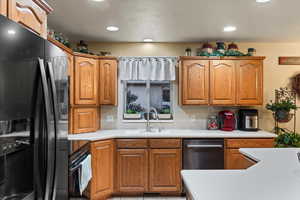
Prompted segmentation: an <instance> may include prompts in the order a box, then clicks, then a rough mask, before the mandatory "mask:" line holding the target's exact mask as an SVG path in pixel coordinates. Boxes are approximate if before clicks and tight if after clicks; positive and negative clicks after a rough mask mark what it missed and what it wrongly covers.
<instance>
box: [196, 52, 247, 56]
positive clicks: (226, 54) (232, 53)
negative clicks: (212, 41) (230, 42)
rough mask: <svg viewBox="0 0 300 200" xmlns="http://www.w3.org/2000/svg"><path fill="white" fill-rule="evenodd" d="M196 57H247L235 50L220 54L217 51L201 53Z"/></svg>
mask: <svg viewBox="0 0 300 200" xmlns="http://www.w3.org/2000/svg"><path fill="white" fill-rule="evenodd" d="M198 56H207V57H209V56H247V54H243V53H242V52H240V51H237V50H227V51H225V53H221V52H219V51H217V50H215V51H213V53H208V52H205V51H201V52H199V53H198Z"/></svg>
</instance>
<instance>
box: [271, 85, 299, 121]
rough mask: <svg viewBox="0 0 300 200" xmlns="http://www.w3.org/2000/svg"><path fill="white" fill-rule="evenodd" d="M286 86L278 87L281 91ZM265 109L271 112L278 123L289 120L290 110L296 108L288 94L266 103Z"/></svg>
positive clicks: (290, 116) (291, 115)
mask: <svg viewBox="0 0 300 200" xmlns="http://www.w3.org/2000/svg"><path fill="white" fill-rule="evenodd" d="M285 90H286V88H280V91H281V92H284V91H285ZM266 109H268V110H271V111H272V112H273V116H274V118H275V120H276V121H278V122H280V123H285V122H289V121H290V120H291V119H292V117H293V114H292V113H290V111H291V110H297V106H296V104H295V102H294V100H293V98H292V97H291V96H290V95H286V96H284V98H282V99H279V100H278V101H276V102H273V101H270V103H268V104H267V105H266Z"/></svg>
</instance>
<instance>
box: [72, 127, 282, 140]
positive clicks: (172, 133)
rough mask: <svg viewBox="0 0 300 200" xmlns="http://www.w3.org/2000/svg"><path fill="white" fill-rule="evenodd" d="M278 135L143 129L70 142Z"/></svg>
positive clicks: (98, 134) (99, 133)
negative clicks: (148, 130)
mask: <svg viewBox="0 0 300 200" xmlns="http://www.w3.org/2000/svg"><path fill="white" fill-rule="evenodd" d="M275 137H276V135H275V134H273V133H270V132H266V131H258V132H247V131H239V130H235V131H231V132H226V131H220V130H195V129H165V130H162V131H161V132H145V131H143V130H142V129H114V130H99V131H97V132H93V133H82V134H72V135H69V136H68V139H69V140H87V141H97V140H105V139H113V138H275Z"/></svg>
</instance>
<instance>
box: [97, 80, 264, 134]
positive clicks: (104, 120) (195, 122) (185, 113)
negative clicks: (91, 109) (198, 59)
mask: <svg viewBox="0 0 300 200" xmlns="http://www.w3.org/2000/svg"><path fill="white" fill-rule="evenodd" d="M119 85H120V87H119V92H118V93H119V95H118V106H102V107H101V128H102V129H132V128H145V126H146V124H145V123H141V122H136V123H134V122H130V123H128V122H124V121H123V119H122V115H123V112H122V109H123V100H122V99H123V98H122V96H123V89H122V88H123V87H122V83H121V82H119ZM173 87H174V89H173V94H172V97H173V110H174V113H173V115H174V116H173V117H174V120H173V121H172V122H167V123H151V126H152V127H164V128H172V129H206V123H207V118H208V116H210V115H217V114H218V112H219V111H222V110H232V111H237V110H238V109H239V108H238V107H216V106H181V105H179V103H178V84H177V83H173ZM256 109H260V108H256ZM261 118H262V117H261V115H260V121H261Z"/></svg>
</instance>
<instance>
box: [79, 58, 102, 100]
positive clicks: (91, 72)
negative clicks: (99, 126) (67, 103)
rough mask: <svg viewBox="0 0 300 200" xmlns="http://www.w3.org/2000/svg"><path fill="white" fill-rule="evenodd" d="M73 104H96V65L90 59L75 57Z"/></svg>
mask: <svg viewBox="0 0 300 200" xmlns="http://www.w3.org/2000/svg"><path fill="white" fill-rule="evenodd" d="M74 81H75V104H77V105H96V104H97V103H98V100H97V99H98V65H97V60H95V59H92V58H84V57H75V80H74Z"/></svg>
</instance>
